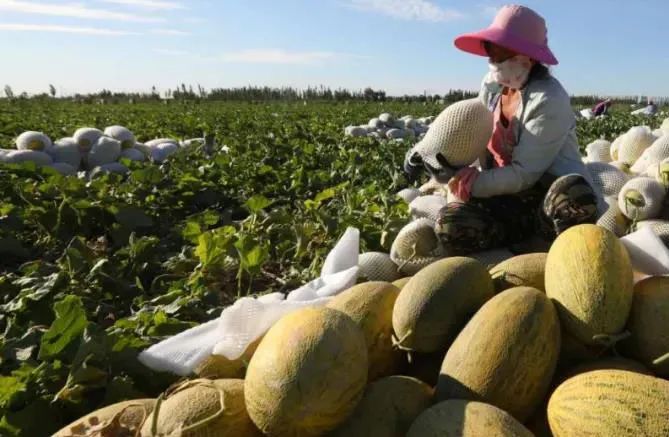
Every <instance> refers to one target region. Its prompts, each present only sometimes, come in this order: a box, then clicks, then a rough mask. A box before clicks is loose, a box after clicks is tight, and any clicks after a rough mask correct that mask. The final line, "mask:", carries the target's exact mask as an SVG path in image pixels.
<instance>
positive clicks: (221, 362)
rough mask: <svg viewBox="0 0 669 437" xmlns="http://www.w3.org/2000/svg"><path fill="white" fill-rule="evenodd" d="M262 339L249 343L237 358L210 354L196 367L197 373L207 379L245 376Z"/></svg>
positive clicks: (199, 376)
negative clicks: (230, 358) (231, 358)
mask: <svg viewBox="0 0 669 437" xmlns="http://www.w3.org/2000/svg"><path fill="white" fill-rule="evenodd" d="M261 340H262V336H260V337H259V338H258V339H257V340H256V341H254V342H252V343H251V344H249V345H248V347H247V348H246V350H245V351H244V353H243V354H242V355H241V356H240V357H239V358H237V359H235V360H229V359H228V358H227V357H225V356H223V355H210V356H208V357H207V358H205V359H204V361H202V362H201V363H200V364H199V365H198V366H197V367H196V369H195V371H194V373H195V375H196V376H197V377H198V378H206V379H232V378H244V375H245V374H246V368H247V367H248V365H249V362H250V361H251V357H253V353H254V352H255V351H256V349H257V348H258V345H259V344H260V341H261Z"/></svg>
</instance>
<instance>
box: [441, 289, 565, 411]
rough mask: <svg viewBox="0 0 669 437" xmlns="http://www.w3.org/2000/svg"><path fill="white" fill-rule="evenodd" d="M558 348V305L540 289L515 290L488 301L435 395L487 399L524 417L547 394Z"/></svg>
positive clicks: (452, 354) (458, 344)
mask: <svg viewBox="0 0 669 437" xmlns="http://www.w3.org/2000/svg"><path fill="white" fill-rule="evenodd" d="M559 352H560V323H559V321H558V316H557V312H556V310H555V308H554V306H553V303H552V302H551V301H550V299H548V297H546V294H545V293H543V292H541V291H539V290H537V289H535V288H530V287H516V288H511V289H509V290H506V291H503V292H502V293H500V294H498V295H497V296H495V297H493V298H492V299H490V300H489V301H488V302H487V303H486V304H485V305H483V307H481V309H480V310H479V311H478V312H477V313H476V315H474V317H472V319H471V320H470V321H469V323H467V326H465V328H464V329H463V330H462V332H460V334H459V335H458V337H457V338H456V339H455V341H454V342H453V345H452V346H451V347H450V349H449V350H448V352H447V353H446V356H445V357H444V362H443V363H442V365H441V373H440V374H439V381H438V383H437V391H436V394H435V396H436V398H437V399H438V400H447V399H469V400H483V401H484V402H487V403H489V404H492V405H495V406H496V407H499V408H502V409H503V410H505V411H507V412H509V413H510V414H511V415H513V416H514V417H515V418H517V419H518V420H521V421H523V420H525V419H527V418H528V417H529V416H530V415H531V414H532V413H533V412H534V410H535V409H536V408H537V407H538V406H539V404H540V402H541V400H542V399H543V398H544V397H545V396H546V394H547V393H548V388H549V385H550V381H551V379H552V378H553V374H554V372H555V368H556V365H557V360H558V354H559Z"/></svg>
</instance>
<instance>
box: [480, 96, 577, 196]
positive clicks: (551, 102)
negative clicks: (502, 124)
mask: <svg viewBox="0 0 669 437" xmlns="http://www.w3.org/2000/svg"><path fill="white" fill-rule="evenodd" d="M564 97H566V98H567V102H566V108H565V102H564ZM534 99H536V101H534V102H533V101H532V100H533V98H532V97H531V98H530V101H529V102H528V103H527V105H528V106H527V109H526V110H527V114H526V117H525V120H524V123H523V126H522V127H521V134H520V139H519V142H518V144H517V145H516V147H515V148H514V149H513V156H512V162H511V164H510V165H508V166H506V167H501V168H494V169H490V170H484V171H482V172H481V173H480V174H479V176H478V178H477V179H476V181H475V182H474V185H473V186H472V196H474V197H491V196H497V195H501V194H513V193H518V192H520V191H523V190H525V189H528V188H530V187H531V186H532V185H534V184H535V183H536V182H537V181H538V180H539V178H540V177H541V176H542V175H543V174H544V173H545V172H546V170H548V168H549V167H550V166H551V164H552V163H553V161H554V160H555V157H556V156H557V155H558V153H559V152H560V149H561V148H562V145H563V144H564V142H565V139H566V138H567V136H568V135H569V134H570V133H571V130H572V129H573V127H574V118H573V114H572V113H571V107H570V106H569V101H568V96H566V95H565V96H554V97H551V96H549V95H546V94H539V93H537V96H536V97H534Z"/></svg>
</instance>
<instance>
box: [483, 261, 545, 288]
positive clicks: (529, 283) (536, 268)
mask: <svg viewBox="0 0 669 437" xmlns="http://www.w3.org/2000/svg"><path fill="white" fill-rule="evenodd" d="M547 256H548V254H547V253H545V252H537V253H527V254H524V255H517V256H514V257H513V258H511V259H508V260H506V261H503V262H501V263H499V264H497V265H496V266H495V267H493V268H492V269H490V276H492V280H493V283H494V284H495V291H496V292H497V293H500V292H502V291H504V290H507V289H509V288H513V287H520V286H526V287H532V288H536V289H537V290H541V291H546V289H545V287H544V273H545V268H546V257H547Z"/></svg>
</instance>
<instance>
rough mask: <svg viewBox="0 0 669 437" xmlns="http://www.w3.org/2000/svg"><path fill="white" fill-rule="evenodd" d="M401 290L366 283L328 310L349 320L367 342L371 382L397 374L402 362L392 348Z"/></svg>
mask: <svg viewBox="0 0 669 437" xmlns="http://www.w3.org/2000/svg"><path fill="white" fill-rule="evenodd" d="M399 293H400V290H399V289H398V288H397V287H395V286H394V285H392V284H390V283H388V282H365V283H362V284H358V285H355V286H353V287H351V288H349V289H348V290H346V291H344V292H342V293H340V294H338V295H337V296H335V297H334V298H333V299H332V300H331V301H330V302H329V303H328V305H327V306H328V307H329V308H333V309H335V310H338V311H341V312H343V313H344V314H346V315H347V316H349V317H350V318H351V319H353V321H354V322H355V323H356V324H357V325H358V326H359V327H360V329H362V332H363V333H364V334H365V341H366V342H367V352H368V358H369V376H368V380H369V381H374V380H376V379H378V378H380V377H383V376H389V375H393V374H395V373H396V372H397V371H398V370H399V368H400V365H401V364H402V362H403V357H402V354H401V353H400V351H398V350H397V349H396V348H394V347H393V341H392V335H393V322H392V317H393V306H394V305H395V300H396V299H397V295H398V294H399Z"/></svg>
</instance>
